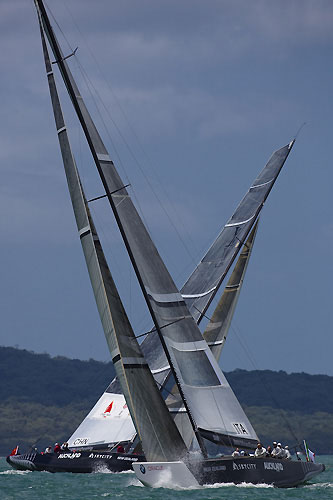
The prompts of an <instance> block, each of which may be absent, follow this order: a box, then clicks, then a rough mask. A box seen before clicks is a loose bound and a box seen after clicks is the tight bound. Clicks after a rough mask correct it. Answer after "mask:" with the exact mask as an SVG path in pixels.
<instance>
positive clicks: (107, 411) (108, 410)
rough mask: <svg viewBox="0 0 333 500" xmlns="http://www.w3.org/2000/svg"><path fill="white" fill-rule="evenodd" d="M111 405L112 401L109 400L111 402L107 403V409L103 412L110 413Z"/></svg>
mask: <svg viewBox="0 0 333 500" xmlns="http://www.w3.org/2000/svg"><path fill="white" fill-rule="evenodd" d="M112 405H113V401H111V403H110V404H109V406H108V407H107V409H106V410H105V411H104V413H111V410H112Z"/></svg>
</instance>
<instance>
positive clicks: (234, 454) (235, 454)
mask: <svg viewBox="0 0 333 500" xmlns="http://www.w3.org/2000/svg"><path fill="white" fill-rule="evenodd" d="M232 456H233V457H239V456H240V453H239V448H236V449H235V451H234V452H233V453H232Z"/></svg>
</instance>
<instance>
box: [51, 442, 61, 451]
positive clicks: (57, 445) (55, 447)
mask: <svg viewBox="0 0 333 500" xmlns="http://www.w3.org/2000/svg"><path fill="white" fill-rule="evenodd" d="M53 451H54V453H60V452H61V448H60V444H59V443H56V444H55V445H54V450H53Z"/></svg>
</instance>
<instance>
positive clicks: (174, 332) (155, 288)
mask: <svg viewBox="0 0 333 500" xmlns="http://www.w3.org/2000/svg"><path fill="white" fill-rule="evenodd" d="M36 1H37V3H38V5H39V6H40V8H41V11H42V16H43V22H44V27H45V30H46V34H47V36H48V38H49V41H50V45H51V47H52V50H53V51H54V55H55V58H56V61H57V63H58V65H59V67H60V70H61V73H62V76H63V78H64V81H65V83H66V86H67V89H68V92H69V94H70V96H71V99H72V102H73V105H74V108H75V111H76V112H77V115H78V118H79V121H80V123H81V125H82V128H83V130H84V133H85V135H86V138H87V141H88V144H89V146H90V149H91V152H92V155H93V158H94V160H95V163H96V166H97V169H98V172H99V174H100V177H101V180H102V183H103V186H104V189H105V191H106V195H107V198H108V200H109V202H110V205H111V208H112V210H113V213H114V216H115V218H116V221H117V224H118V227H119V229H120V232H121V235H122V238H123V240H124V243H125V246H126V249H127V252H128V254H129V256H130V259H131V261H132V264H133V267H134V270H135V272H136V275H137V278H138V281H139V284H140V286H141V289H142V292H143V295H144V297H145V300H146V303H147V306H148V308H149V311H150V314H151V316H152V319H153V322H154V324H155V328H156V331H157V333H158V335H159V338H160V341H161V343H162V346H163V349H164V351H165V353H166V356H167V358H168V361H169V364H170V367H171V369H172V371H173V375H174V378H175V381H176V383H177V386H178V389H179V392H180V394H181V396H182V399H183V402H184V405H185V407H186V409H187V412H188V415H189V418H190V420H191V424H192V426H193V429H194V432H195V433H196V436H197V439H198V441H199V443H201V436H200V434H199V433H198V428H201V429H203V431H205V432H208V433H213V434H214V439H215V440H216V436H220V439H221V442H225V440H226V439H227V440H229V441H228V442H229V443H230V444H232V439H234V438H235V439H237V440H240V439H243V442H244V445H246V446H250V445H252V446H255V443H256V441H257V435H256V433H255V431H254V429H253V427H252V426H251V424H250V422H249V421H248V419H247V417H246V415H245V413H244V411H243V410H242V408H241V406H240V404H239V403H238V401H237V399H236V397H235V395H234V394H233V392H232V390H231V388H230V386H229V384H228V383H227V381H226V379H225V377H224V375H223V373H222V372H221V370H220V368H219V366H218V364H217V362H216V360H215V358H214V357H213V355H212V353H211V351H210V349H209V347H208V346H207V343H206V342H205V340H203V338H202V335H201V332H200V330H199V328H198V327H197V325H196V323H195V321H194V320H193V317H192V316H191V314H190V313H189V311H188V308H187V307H186V304H185V301H184V299H183V297H182V296H181V294H180V293H179V291H178V290H177V287H176V286H175V284H174V282H173V280H172V278H171V276H170V274H169V272H168V270H167V269H166V267H165V264H164V262H163V261H162V259H161V257H160V255H159V254H158V251H157V249H156V247H155V245H154V243H153V242H152V240H151V238H150V236H149V234H148V232H147V230H146V228H145V226H144V224H143V222H142V220H141V218H140V216H139V214H138V212H137V210H136V208H135V207H134V205H133V203H132V200H131V198H130V196H129V194H128V192H127V190H126V188H125V187H124V184H123V182H122V180H121V178H120V177H119V174H118V172H117V171H116V169H115V167H114V164H113V162H112V160H111V159H110V157H109V154H108V152H107V150H106V148H105V146H104V144H103V141H102V139H101V137H100V136H99V134H98V132H97V129H96V127H95V125H94V123H93V121H92V119H91V116H90V114H89V112H88V110H87V108H86V106H85V104H84V102H83V99H82V97H81V95H80V93H79V91H78V88H77V86H76V84H75V83H74V81H73V77H72V75H71V73H70V71H69V68H68V66H67V63H66V61H65V60H64V58H63V56H62V53H61V51H60V49H59V46H58V43H57V40H56V38H55V35H54V33H53V31H52V28H51V26H50V24H49V20H48V18H47V15H46V12H45V9H44V7H43V5H42V1H41V0H36ZM203 408H204V409H205V410H204V411H203V410H202V409H203ZM221 409H223V415H222V412H221ZM201 446H202V443H201ZM202 449H203V451H204V447H203V446H202Z"/></svg>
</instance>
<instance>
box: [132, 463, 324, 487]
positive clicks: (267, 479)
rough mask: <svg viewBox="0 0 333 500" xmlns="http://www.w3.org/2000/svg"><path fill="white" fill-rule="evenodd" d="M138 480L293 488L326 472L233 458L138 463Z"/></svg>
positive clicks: (150, 483)
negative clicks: (265, 485)
mask: <svg viewBox="0 0 333 500" xmlns="http://www.w3.org/2000/svg"><path fill="white" fill-rule="evenodd" d="M133 469H134V471H135V473H136V475H137V478H138V479H139V480H140V481H141V482H142V483H143V484H144V485H146V486H153V487H154V486H157V485H158V486H160V487H167V488H174V487H181V488H182V487H184V488H188V487H197V486H205V485H213V484H221V483H234V484H241V483H248V484H270V485H273V486H275V487H277V488H292V487H295V486H299V485H301V484H304V483H305V482H307V481H309V480H310V479H312V478H313V477H315V476H317V475H318V474H320V473H321V472H323V471H324V470H325V466H324V465H322V464H315V463H312V462H302V461H299V460H286V459H284V460H278V459H274V458H264V459H260V458H254V457H244V458H231V457H221V458H219V459H206V460H195V461H194V460H193V461H186V462H180V461H179V462H146V463H142V464H140V463H135V464H133Z"/></svg>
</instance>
